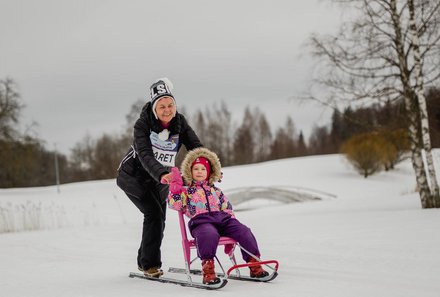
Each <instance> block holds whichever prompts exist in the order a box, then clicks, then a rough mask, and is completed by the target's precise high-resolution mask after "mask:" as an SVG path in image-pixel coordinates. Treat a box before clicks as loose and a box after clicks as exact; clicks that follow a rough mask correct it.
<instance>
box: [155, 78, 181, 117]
mask: <svg viewBox="0 0 440 297" xmlns="http://www.w3.org/2000/svg"><path fill="white" fill-rule="evenodd" d="M172 90H173V84H172V82H171V81H170V80H169V79H168V78H166V77H164V78H159V79H158V80H157V81H156V82H154V83H153V84H152V85H151V87H150V96H151V103H152V108H153V113H154V116H155V117H156V119H157V114H156V111H155V109H156V104H157V102H158V101H159V99H160V98H162V97H165V96H166V97H171V98H173V101H174V104H176V99H174V96H173V94H172V93H171V91H172Z"/></svg>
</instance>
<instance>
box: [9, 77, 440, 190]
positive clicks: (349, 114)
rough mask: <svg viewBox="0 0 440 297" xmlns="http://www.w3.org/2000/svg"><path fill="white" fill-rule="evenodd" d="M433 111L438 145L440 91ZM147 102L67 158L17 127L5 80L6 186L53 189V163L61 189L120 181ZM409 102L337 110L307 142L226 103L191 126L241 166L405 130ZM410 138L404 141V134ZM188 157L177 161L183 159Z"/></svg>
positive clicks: (251, 110)
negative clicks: (236, 115) (237, 115)
mask: <svg viewBox="0 0 440 297" xmlns="http://www.w3.org/2000/svg"><path fill="white" fill-rule="evenodd" d="M427 102H428V108H429V111H430V117H429V121H430V123H431V125H430V127H431V131H430V133H431V138H432V144H433V146H434V147H440V89H430V90H429V92H428V93H427ZM144 104H145V102H144V101H143V100H138V101H136V102H135V103H133V105H132V106H131V107H130V110H129V112H128V114H127V115H126V129H125V130H124V131H123V132H121V133H117V134H107V133H105V134H103V135H101V136H100V137H98V138H92V137H91V136H89V135H85V136H84V138H83V139H82V140H80V141H78V142H77V143H76V144H75V145H74V147H73V148H72V149H71V153H70V155H69V156H66V155H64V154H61V153H57V152H55V151H54V150H48V149H47V148H46V147H45V145H44V140H41V139H38V138H37V137H35V136H30V135H27V134H25V133H20V132H19V131H18V130H17V129H16V128H15V127H18V123H19V118H20V112H21V110H22V108H23V106H24V105H23V104H22V102H21V97H20V94H19V93H18V91H17V88H16V84H15V82H14V81H13V80H12V79H5V80H0V151H1V154H0V164H1V169H0V187H2V188H7V187H27V186H45V185H53V184H54V182H55V180H56V176H55V174H56V170H55V159H56V160H57V163H58V167H59V176H60V181H61V183H69V182H77V181H86V180H98V179H108V178H114V177H115V176H116V169H117V167H118V165H119V162H120V160H121V159H122V157H123V155H124V154H125V152H126V150H127V149H128V147H129V146H130V144H131V141H132V129H133V126H134V122H135V121H136V120H137V118H138V116H139V114H140V111H141V108H142V106H143V105H144ZM403 108H404V107H403V103H402V102H400V101H397V102H391V101H389V102H387V103H385V104H382V105H378V104H377V105H372V106H369V107H363V108H357V109H353V108H351V107H347V108H345V109H343V110H338V109H335V110H334V112H333V115H332V117H331V121H330V124H329V125H325V126H315V127H314V128H313V130H312V132H311V135H310V136H309V138H308V140H306V139H305V136H304V134H303V132H302V131H300V130H299V131H298V129H297V127H296V126H295V124H294V120H293V119H292V118H291V117H287V118H286V121H285V124H284V125H283V126H282V127H278V128H276V129H272V127H271V126H270V123H269V121H268V120H267V118H266V116H265V114H264V113H263V112H262V111H261V110H260V109H259V108H258V107H246V108H245V110H244V112H243V116H242V119H241V122H239V123H234V122H233V121H232V113H231V111H230V110H229V108H228V106H227V104H226V103H225V102H220V103H219V104H216V105H214V106H211V107H209V108H205V109H199V110H196V112H195V113H194V114H188V113H187V112H186V110H185V108H184V107H183V108H181V109H179V112H181V113H183V114H184V115H185V116H186V117H187V118H188V120H189V122H190V124H191V125H192V127H193V128H194V130H195V131H196V133H197V135H198V136H199V137H200V139H201V141H202V142H203V144H204V145H205V146H206V147H208V148H210V149H212V150H214V151H216V152H217V153H218V155H219V157H220V160H221V162H222V165H223V166H232V165H243V164H251V163H256V162H263V161H269V160H275V159H282V158H291V157H299V156H307V155H317V154H333V153H339V152H341V146H342V145H343V144H344V143H346V142H347V141H348V140H350V139H351V138H353V137H354V136H355V135H360V134H365V133H369V132H378V131H382V132H383V131H397V130H399V129H404V130H405V129H406V128H407V127H406V125H407V120H406V118H405V113H404V112H403ZM405 137H406V136H405ZM184 153H185V151H184V150H183V152H181V153H180V154H179V156H178V161H177V162H178V163H179V162H180V161H181V159H182V157H183V154H184Z"/></svg>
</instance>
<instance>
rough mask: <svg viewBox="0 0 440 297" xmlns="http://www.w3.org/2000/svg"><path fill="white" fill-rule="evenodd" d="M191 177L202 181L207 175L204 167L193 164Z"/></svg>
mask: <svg viewBox="0 0 440 297" xmlns="http://www.w3.org/2000/svg"><path fill="white" fill-rule="evenodd" d="M191 174H192V178H193V180H195V181H199V182H200V181H204V180H205V179H206V177H207V176H208V172H207V171H206V168H205V166H204V165H202V164H195V165H194V166H193V167H192V169H191Z"/></svg>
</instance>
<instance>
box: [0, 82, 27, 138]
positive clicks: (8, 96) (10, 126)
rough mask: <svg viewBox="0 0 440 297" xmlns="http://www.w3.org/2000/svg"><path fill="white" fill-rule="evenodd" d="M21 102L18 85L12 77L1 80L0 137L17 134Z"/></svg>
mask: <svg viewBox="0 0 440 297" xmlns="http://www.w3.org/2000/svg"><path fill="white" fill-rule="evenodd" d="M23 107H24V105H23V104H22V102H21V98H20V94H19V93H18V91H17V85H16V83H15V82H14V81H13V80H12V79H11V78H6V79H4V80H0V139H12V138H14V137H15V136H16V134H17V129H16V128H15V127H16V125H17V124H18V121H19V116H20V112H21V109H22V108H23Z"/></svg>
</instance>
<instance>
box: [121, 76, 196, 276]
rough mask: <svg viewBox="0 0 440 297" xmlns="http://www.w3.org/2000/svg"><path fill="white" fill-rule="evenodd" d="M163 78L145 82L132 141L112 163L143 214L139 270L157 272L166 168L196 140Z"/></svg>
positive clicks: (161, 233) (165, 196)
mask: <svg viewBox="0 0 440 297" xmlns="http://www.w3.org/2000/svg"><path fill="white" fill-rule="evenodd" d="M172 88H173V86H172V84H171V82H170V81H169V80H168V79H167V78H162V79H159V80H157V81H156V82H155V83H153V85H152V86H151V87H150V96H151V100H150V102H148V103H147V104H146V105H145V106H144V107H143V108H142V112H141V115H140V117H139V119H138V120H137V121H136V124H135V126H134V139H133V145H132V146H131V147H130V149H129V151H128V153H127V154H126V155H125V157H124V158H123V159H122V161H121V164H120V165H119V168H118V176H117V184H118V186H119V187H120V188H121V189H122V190H123V191H124V192H125V194H126V195H127V196H128V198H130V200H131V201H132V202H133V203H134V205H136V207H137V208H138V209H139V210H140V211H141V212H142V213H143V214H144V223H143V230H142V241H141V245H140V247H139V251H138V257H137V263H138V267H139V270H141V271H143V272H144V274H145V275H146V276H150V277H159V276H161V275H162V274H163V271H162V270H161V269H160V267H161V266H162V262H161V253H160V246H161V244H162V238H163V232H164V229H165V214H166V198H167V196H168V185H166V184H161V183H160V181H161V179H162V180H165V181H169V180H170V179H171V174H170V169H171V168H172V167H174V166H175V160H176V155H177V153H178V151H179V149H180V147H181V145H182V144H183V145H185V147H186V148H187V149H188V150H192V149H194V148H197V147H200V146H202V143H201V142H200V140H199V138H198V137H197V135H196V134H195V133H194V131H193V129H192V128H191V127H190V126H189V124H188V123H187V121H186V119H185V117H184V116H183V115H181V114H179V113H178V112H177V110H176V101H175V98H174V96H173V95H172V94H171V91H172Z"/></svg>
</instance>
